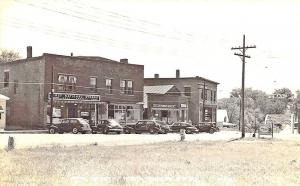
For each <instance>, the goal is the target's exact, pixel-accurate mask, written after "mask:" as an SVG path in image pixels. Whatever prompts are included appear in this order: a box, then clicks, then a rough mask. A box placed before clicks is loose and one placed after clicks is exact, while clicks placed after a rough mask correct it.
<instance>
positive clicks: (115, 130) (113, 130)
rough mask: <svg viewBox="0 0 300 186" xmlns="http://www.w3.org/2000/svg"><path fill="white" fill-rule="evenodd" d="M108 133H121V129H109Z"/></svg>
mask: <svg viewBox="0 0 300 186" xmlns="http://www.w3.org/2000/svg"><path fill="white" fill-rule="evenodd" d="M109 132H123V129H109Z"/></svg>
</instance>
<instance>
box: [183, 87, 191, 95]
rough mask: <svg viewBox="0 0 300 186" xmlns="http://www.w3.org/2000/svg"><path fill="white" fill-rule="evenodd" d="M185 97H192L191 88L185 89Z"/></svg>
mask: <svg viewBox="0 0 300 186" xmlns="http://www.w3.org/2000/svg"><path fill="white" fill-rule="evenodd" d="M184 95H185V96H191V87H184Z"/></svg>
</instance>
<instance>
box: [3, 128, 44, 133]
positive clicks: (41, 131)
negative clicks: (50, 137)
mask: <svg viewBox="0 0 300 186" xmlns="http://www.w3.org/2000/svg"><path fill="white" fill-rule="evenodd" d="M41 133H48V130H4V129H0V134H41Z"/></svg>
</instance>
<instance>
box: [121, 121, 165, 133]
mask: <svg viewBox="0 0 300 186" xmlns="http://www.w3.org/2000/svg"><path fill="white" fill-rule="evenodd" d="M169 131H170V127H169V126H168V125H167V124H163V123H161V122H159V121H156V120H140V121H138V122H137V123H135V124H127V125H125V126H124V133H125V134H130V133H137V134H140V133H144V132H149V133H150V134H154V133H164V134H166V133H168V132H169Z"/></svg>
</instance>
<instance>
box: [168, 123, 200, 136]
mask: <svg viewBox="0 0 300 186" xmlns="http://www.w3.org/2000/svg"><path fill="white" fill-rule="evenodd" d="M170 127H171V131H172V132H180V130H181V129H184V130H185V132H186V133H187V134H193V133H198V132H199V130H198V129H197V128H196V127H195V126H194V125H192V124H190V123H186V122H174V123H173V124H172V125H171V126H170Z"/></svg>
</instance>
